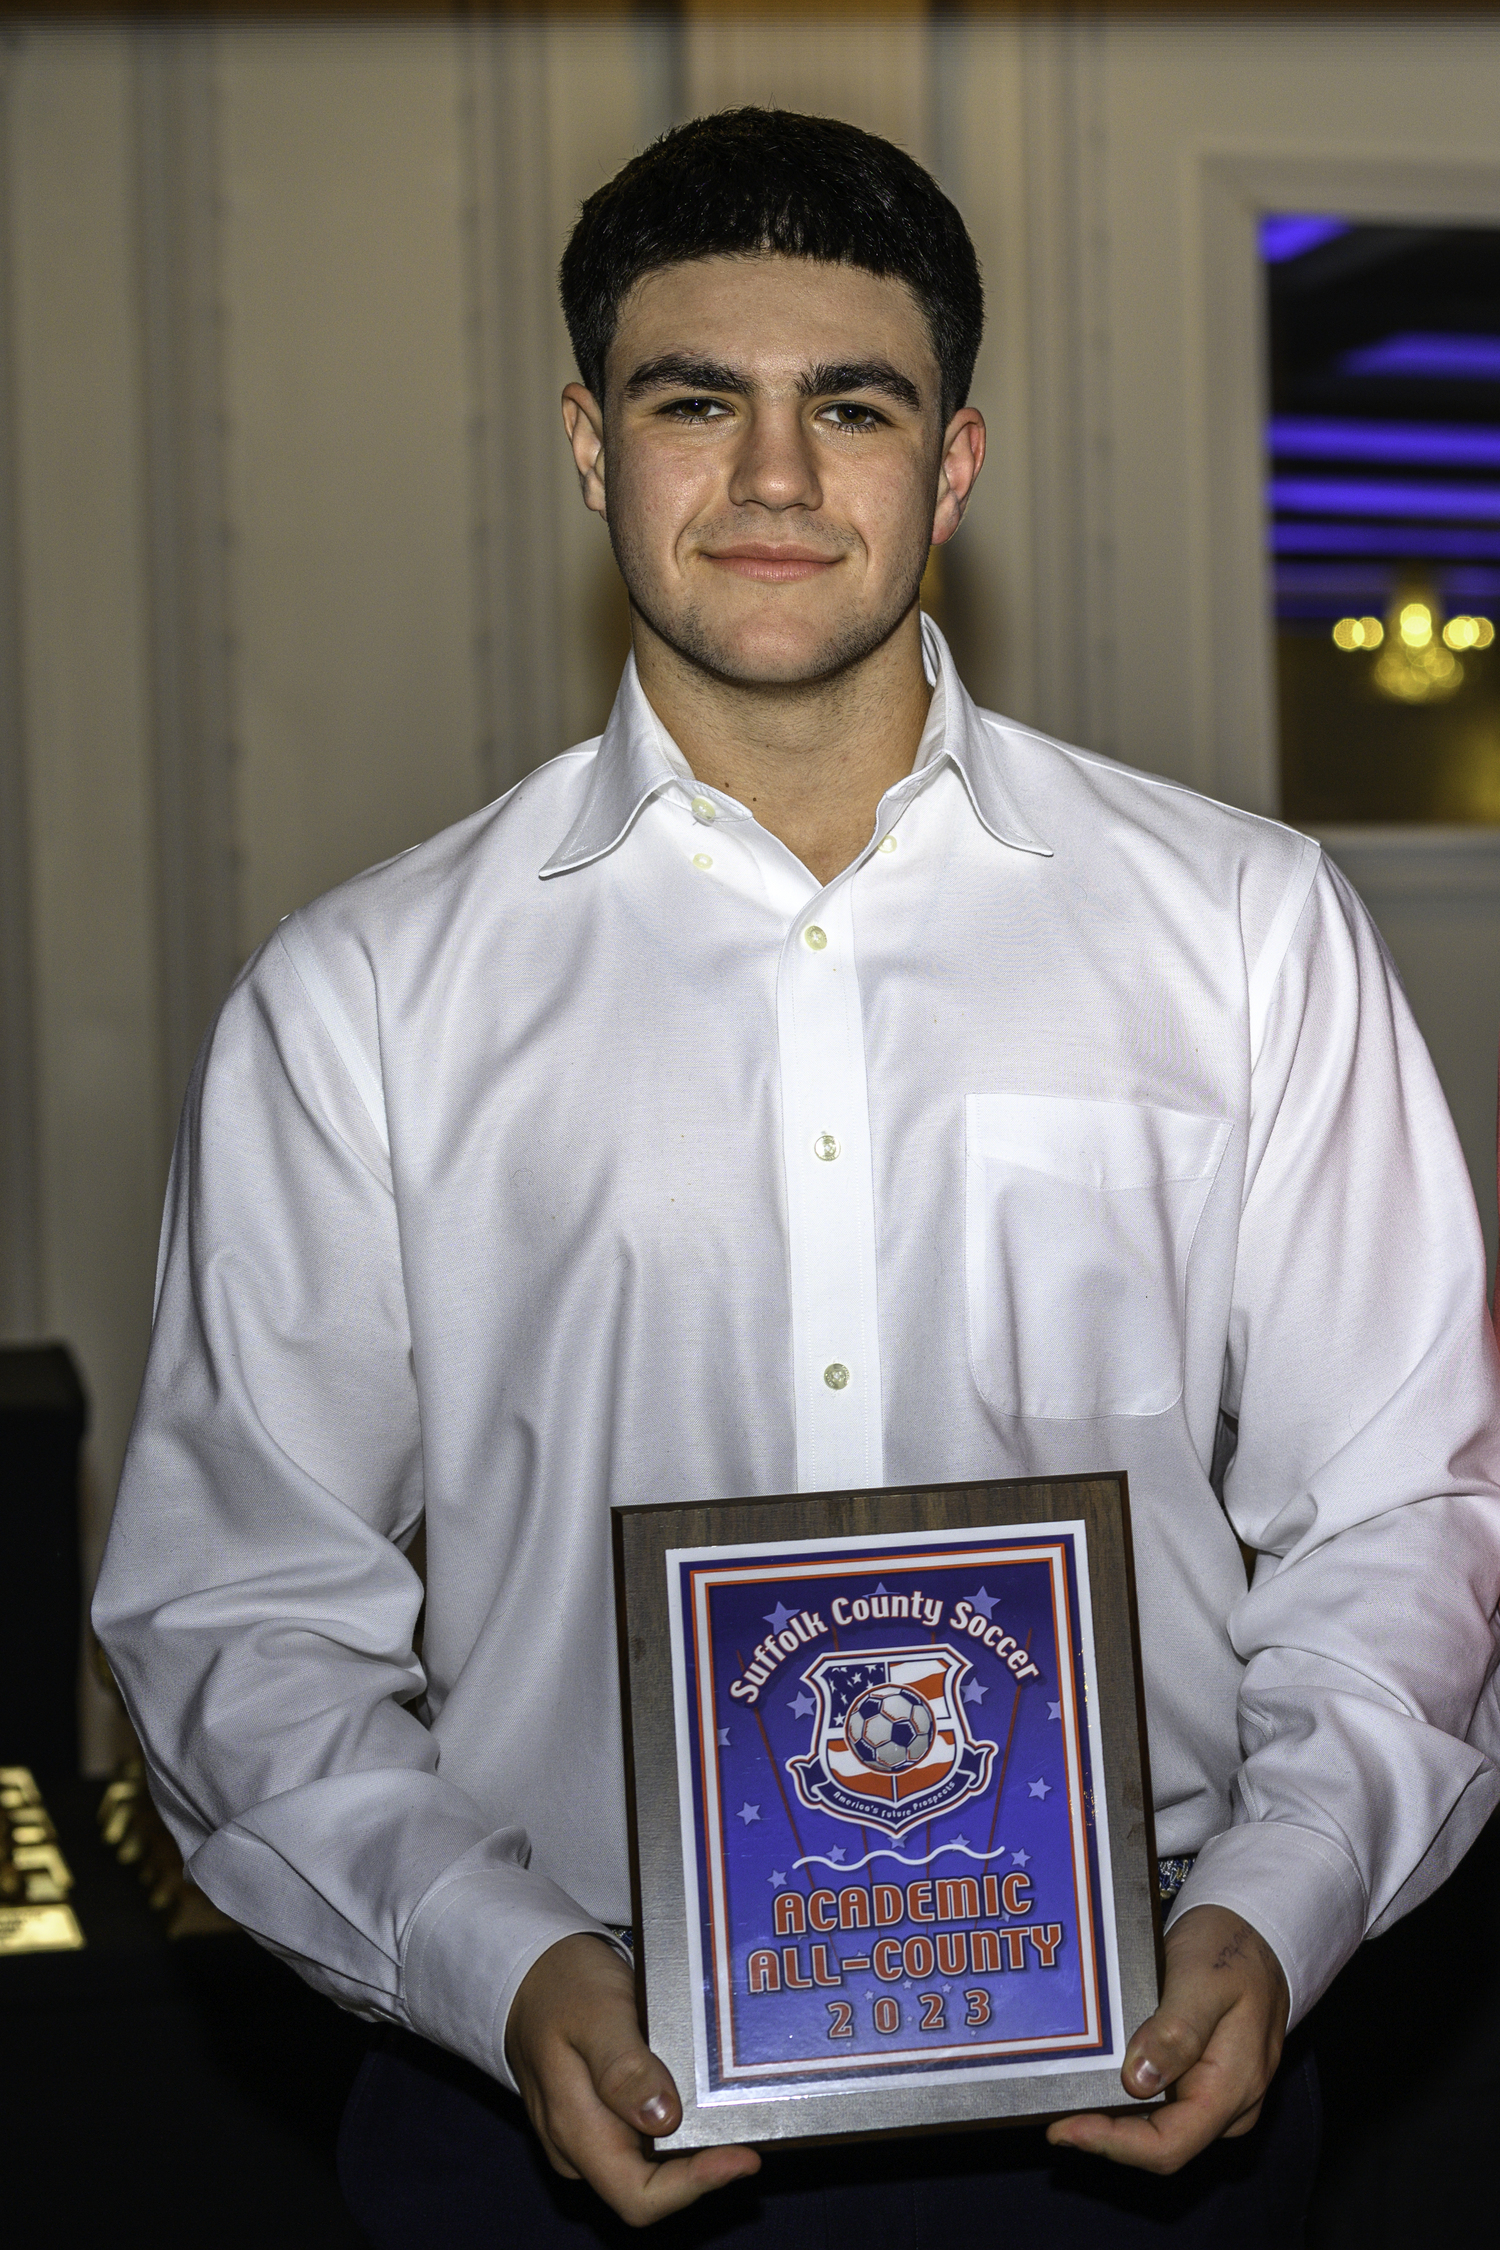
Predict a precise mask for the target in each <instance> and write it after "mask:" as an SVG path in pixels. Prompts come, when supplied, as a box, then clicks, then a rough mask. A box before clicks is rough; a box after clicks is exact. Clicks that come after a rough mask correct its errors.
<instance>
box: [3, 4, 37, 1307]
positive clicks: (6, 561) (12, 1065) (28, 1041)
mask: <svg viewBox="0 0 1500 2250" xmlns="http://www.w3.org/2000/svg"><path fill="white" fill-rule="evenodd" d="M10 93H11V54H10V48H9V44H8V43H4V44H0V1335H4V1336H16V1337H20V1336H29V1335H35V1334H36V1333H37V1330H38V1327H39V1325H40V1321H41V1302H42V1284H41V1234H40V1226H39V1219H38V1213H39V1209H40V1204H41V1193H40V1177H39V1168H40V1155H39V1134H38V1123H37V1056H36V1025H35V1010H36V998H35V992H34V989H33V946H32V929H31V864H30V859H31V842H30V839H31V828H30V820H29V817H28V790H27V785H26V730H25V711H24V704H23V697H22V686H21V614H20V605H21V589H20V556H19V553H18V548H17V530H16V460H15V445H16V420H15V379H14V378H15V368H14V359H13V350H12V338H13V335H14V327H15V317H16V301H15V292H14V286H13V275H12V269H11V239H10V218H11V212H10V203H11V144H10Z"/></svg>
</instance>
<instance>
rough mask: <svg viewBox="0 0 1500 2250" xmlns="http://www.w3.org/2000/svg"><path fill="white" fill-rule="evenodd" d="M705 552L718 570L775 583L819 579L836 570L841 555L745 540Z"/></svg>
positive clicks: (812, 548)
mask: <svg viewBox="0 0 1500 2250" xmlns="http://www.w3.org/2000/svg"><path fill="white" fill-rule="evenodd" d="M701 552H702V553H703V560H704V561H705V562H710V563H712V564H713V565H714V566H715V568H716V569H719V570H728V571H732V572H733V573H734V575H735V577H737V578H758V579H760V580H761V581H762V582H763V583H765V584H768V585H773V586H781V585H790V584H792V583H794V582H795V581H796V580H798V579H801V578H816V577H817V576H818V574H819V573H820V572H821V571H825V570H832V569H833V567H834V565H835V564H836V563H837V562H838V561H839V560H840V557H839V556H837V555H827V554H822V553H820V552H819V551H818V550H817V549H816V548H814V547H794V546H791V545H790V544H788V543H785V542H782V541H761V542H758V543H757V542H751V541H745V540H741V541H739V542H738V543H737V544H736V545H735V546H733V547H717V548H714V549H712V550H708V549H704V550H701Z"/></svg>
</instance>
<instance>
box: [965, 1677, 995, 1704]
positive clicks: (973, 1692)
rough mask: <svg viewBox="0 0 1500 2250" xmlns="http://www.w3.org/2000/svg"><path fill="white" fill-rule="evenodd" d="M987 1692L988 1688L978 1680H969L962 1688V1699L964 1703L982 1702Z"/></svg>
mask: <svg viewBox="0 0 1500 2250" xmlns="http://www.w3.org/2000/svg"><path fill="white" fill-rule="evenodd" d="M989 1692H990V1691H989V1689H988V1688H987V1687H985V1686H984V1685H983V1684H982V1683H981V1682H980V1681H978V1680H970V1682H969V1684H968V1686H967V1687H966V1688H965V1689H964V1701H965V1703H982V1702H983V1701H984V1699H985V1697H986V1696H987V1695H988V1694H989Z"/></svg>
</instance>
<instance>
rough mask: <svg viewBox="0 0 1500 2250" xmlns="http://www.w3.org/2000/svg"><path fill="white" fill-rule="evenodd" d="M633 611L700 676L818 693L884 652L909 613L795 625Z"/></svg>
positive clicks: (635, 605)
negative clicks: (817, 689)
mask: <svg viewBox="0 0 1500 2250" xmlns="http://www.w3.org/2000/svg"><path fill="white" fill-rule="evenodd" d="M631 606H632V608H633V610H634V612H635V614H636V616H637V617H638V618H640V620H641V621H642V623H643V624H645V625H646V626H647V628H648V629H649V630H650V631H651V632H652V633H653V634H654V635H655V636H656V638H657V639H658V640H660V641H664V642H665V643H666V645H667V647H668V648H670V649H671V650H672V651H673V653H674V654H675V655H677V656H679V657H681V658H683V659H684V660H685V661H686V662H687V663H689V664H691V665H692V666H693V667H694V668H695V669H696V670H698V671H702V672H707V673H708V674H710V675H711V677H713V678H714V679H716V680H722V681H723V682H724V683H725V684H726V685H727V686H731V687H742V688H764V689H767V690H773V691H774V690H776V689H787V688H798V687H816V686H818V685H820V684H821V683H823V682H824V681H827V680H832V679H836V678H837V677H838V676H839V674H840V673H844V672H848V671H851V670H853V668H854V667H855V666H856V665H858V664H861V663H862V662H863V661H864V660H865V659H866V658H867V657H869V656H873V655H874V653H875V651H876V650H877V649H879V648H882V647H883V646H884V645H885V643H886V642H887V641H888V640H889V639H890V637H891V635H892V634H893V633H894V632H895V631H896V629H897V627H898V626H899V625H900V624H901V622H902V620H903V618H905V617H906V616H907V615H908V614H909V613H910V610H911V607H912V605H911V604H910V603H907V604H906V605H904V606H903V607H902V608H901V609H900V610H898V611H896V612H895V614H893V615H891V616H888V617H881V618H870V617H860V618H847V617H846V618H838V619H832V620H829V621H827V622H826V623H825V622H821V621H820V622H819V623H817V624H814V623H812V622H810V621H809V622H807V623H800V624H795V625H793V624H792V623H791V622H790V621H789V620H775V621H772V620H765V619H755V620H748V621H739V620H725V621H720V620H712V619H708V618H705V617H704V616H703V615H702V613H701V612H697V613H694V614H690V615H687V616H680V617H675V618H662V617H660V616H659V615H653V614H652V613H651V612H650V611H649V610H647V609H646V608H644V607H643V605H642V604H641V603H639V602H634V601H633V602H632V605H631Z"/></svg>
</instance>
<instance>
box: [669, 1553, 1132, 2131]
mask: <svg viewBox="0 0 1500 2250" xmlns="http://www.w3.org/2000/svg"><path fill="white" fill-rule="evenodd" d="M664 1560H665V1564H666V1570H667V1623H668V1627H669V1632H670V1637H671V1663H672V1702H673V1720H674V1723H675V1728H676V1740H677V1760H676V1769H677V1784H678V1813H679V1818H680V1824H681V1839H682V1852H683V1866H684V1872H685V1876H686V1902H685V1903H686V1925H687V1927H686V1937H687V1950H688V1956H689V1963H690V1984H691V1995H692V2000H691V2012H692V2033H693V2050H694V2060H695V2066H696V2081H697V2083H696V2087H695V2094H696V2102H697V2106H698V2107H699V2108H700V2109H711V2108H713V2107H715V2106H716V2105H721V2104H734V2103H736V2102H743V2101H745V2100H746V2099H747V2098H753V2097H755V2096H760V2095H770V2094H773V2093H775V2092H777V2091H781V2092H784V2093H785V2094H787V2095H791V2096H795V2095H797V2094H799V2093H805V2094H810V2093H813V2092H815V2091H817V2090H820V2089H832V2088H833V2087H835V2086H843V2087H845V2088H850V2087H851V2086H853V2085H857V2084H859V2083H861V2082H863V2083H864V2084H865V2085H867V2086H870V2087H873V2086H875V2085H885V2086H889V2085H891V2084H893V2083H899V2084H908V2083H909V2084H913V2085H920V2084H925V2085H929V2086H931V2085H934V2084H936V2083H938V2082H941V2081H944V2080H952V2079H953V2078H955V2077H962V2078H966V2079H970V2080H973V2079H979V2078H991V2079H996V2078H1003V2077H1006V2076H1009V2075H1014V2074H1017V2073H1024V2074H1026V2075H1028V2076H1029V2077H1032V2078H1035V2077H1036V2076H1037V2075H1038V2074H1046V2073H1049V2072H1051V2073H1071V2074H1077V2073H1078V2072H1079V2071H1080V2070H1085V2071H1086V2070H1091V2069H1105V2068H1113V2069H1118V2067H1119V2064H1120V2062H1121V2060H1122V2059H1123V2054H1124V2045H1125V2039H1126V2037H1127V2036H1128V2034H1129V2031H1130V2029H1131V2028H1133V2027H1132V2026H1131V2025H1129V2024H1124V2023H1122V2010H1121V1995H1120V1974H1119V1962H1118V1958H1117V1945H1116V1928H1115V1892H1114V1887H1113V1885H1112V1881H1111V1873H1110V1836H1109V1823H1108V1814H1107V1810H1106V1803H1105V1792H1104V1790H1103V1789H1102V1788H1097V1789H1096V1785H1095V1777H1096V1776H1097V1775H1098V1774H1100V1773H1101V1771H1102V1749H1101V1736H1100V1720H1099V1691H1098V1683H1097V1676H1096V1667H1095V1651H1094V1638H1093V1623H1092V1612H1091V1605H1090V1598H1089V1583H1088V1550H1087V1542H1086V1539H1085V1537H1084V1525H1083V1523H1082V1522H1081V1521H1067V1520H1060V1521H1055V1522H1040V1523H1034V1524H1030V1523H1028V1524H1023V1525H1007V1526H1002V1527H998V1528H993V1529H983V1528H981V1529H978V1530H963V1531H955V1530H943V1531H930V1530H929V1531H918V1532H897V1533H892V1534H887V1535H885V1536H878V1537H860V1538H834V1539H829V1538H824V1539H803V1540H794V1541H791V1542H789V1543H787V1544H784V1545H782V1544H778V1545H774V1546H766V1545H763V1544H756V1545H744V1544H740V1545H733V1546H713V1547H699V1548H693V1547H679V1546H669V1547H668V1548H667V1550H666V1552H665V1556H664Z"/></svg>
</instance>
